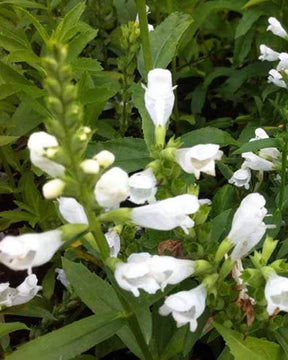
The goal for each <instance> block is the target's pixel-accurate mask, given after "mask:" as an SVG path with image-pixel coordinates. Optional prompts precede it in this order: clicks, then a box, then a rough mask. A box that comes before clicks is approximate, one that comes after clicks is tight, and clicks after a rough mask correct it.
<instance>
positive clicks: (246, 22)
mask: <svg viewBox="0 0 288 360" xmlns="http://www.w3.org/2000/svg"><path fill="white" fill-rule="evenodd" d="M263 14H264V12H263V10H259V9H249V10H247V11H245V12H244V15H243V17H242V18H241V20H240V21H239V24H238V26H237V28H236V33H235V39H237V38H238V37H240V36H244V35H245V34H246V33H247V32H248V31H249V30H250V29H251V27H252V26H253V24H254V23H255V22H256V21H257V20H258V19H259V18H260V16H262V15H263Z"/></svg>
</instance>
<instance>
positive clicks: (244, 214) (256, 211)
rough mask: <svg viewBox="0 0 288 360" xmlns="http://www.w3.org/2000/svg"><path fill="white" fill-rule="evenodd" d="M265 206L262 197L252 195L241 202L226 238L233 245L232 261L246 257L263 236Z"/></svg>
mask: <svg viewBox="0 0 288 360" xmlns="http://www.w3.org/2000/svg"><path fill="white" fill-rule="evenodd" d="M265 204H266V200H265V198H264V197H263V196H262V195H260V194H258V193H252V194H249V195H247V196H246V197H245V198H244V199H243V200H242V202H241V204H240V206H239V208H238V209H237V211H236V212H235V215H234V217H233V221H232V227H231V230H230V232H229V234H228V236H227V238H228V239H229V241H230V242H231V243H232V244H234V245H235V247H234V249H233V251H232V254H231V259H232V260H233V261H236V260H238V259H240V258H242V257H243V256H244V255H246V254H247V253H248V252H249V251H250V250H251V249H252V248H253V247H254V246H255V245H257V244H258V243H259V241H260V240H261V239H262V237H263V235H264V234H265V231H266V225H265V223H264V222H263V219H264V217H265V216H266V214H267V209H266V208H265Z"/></svg>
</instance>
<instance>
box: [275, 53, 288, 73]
mask: <svg viewBox="0 0 288 360" xmlns="http://www.w3.org/2000/svg"><path fill="white" fill-rule="evenodd" d="M279 60H280V61H279V64H278V65H277V68H276V70H277V71H286V70H288V54H287V53H281V54H279Z"/></svg>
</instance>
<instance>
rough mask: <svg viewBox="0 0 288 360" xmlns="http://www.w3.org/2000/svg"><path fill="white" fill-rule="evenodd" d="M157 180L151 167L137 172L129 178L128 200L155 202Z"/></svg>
mask: <svg viewBox="0 0 288 360" xmlns="http://www.w3.org/2000/svg"><path fill="white" fill-rule="evenodd" d="M156 184H157V180H156V178H155V176H154V174H153V171H152V170H151V168H148V169H146V170H144V171H141V172H138V173H136V174H134V175H132V176H130V178H129V187H130V196H129V200H130V201H131V202H133V203H134V204H145V202H146V201H147V202H148V203H153V202H156V199H155V194H156V192H157V187H156Z"/></svg>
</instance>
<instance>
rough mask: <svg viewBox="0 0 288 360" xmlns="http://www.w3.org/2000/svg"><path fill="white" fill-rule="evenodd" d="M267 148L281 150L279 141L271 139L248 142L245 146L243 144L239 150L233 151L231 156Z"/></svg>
mask: <svg viewBox="0 0 288 360" xmlns="http://www.w3.org/2000/svg"><path fill="white" fill-rule="evenodd" d="M269 147H276V148H279V149H281V147H282V146H281V141H280V140H279V139H273V138H269V139H261V140H257V141H250V142H248V143H246V144H243V145H242V146H241V147H240V148H239V149H237V150H235V151H234V152H233V155H237V154H242V153H244V152H249V151H257V150H260V149H265V148H269Z"/></svg>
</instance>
